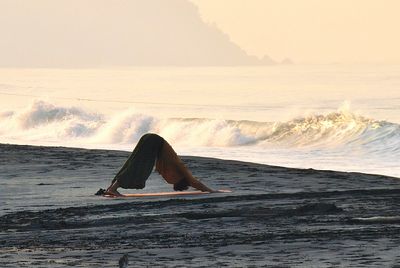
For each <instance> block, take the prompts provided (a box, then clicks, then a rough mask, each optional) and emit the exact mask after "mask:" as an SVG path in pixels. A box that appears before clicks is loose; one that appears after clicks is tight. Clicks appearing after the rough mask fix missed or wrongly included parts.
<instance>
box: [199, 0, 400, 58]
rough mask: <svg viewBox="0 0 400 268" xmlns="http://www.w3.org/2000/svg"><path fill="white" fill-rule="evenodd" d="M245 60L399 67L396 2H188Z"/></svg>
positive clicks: (398, 6)
mask: <svg viewBox="0 0 400 268" xmlns="http://www.w3.org/2000/svg"><path fill="white" fill-rule="evenodd" d="M191 1H192V2H193V3H195V4H196V5H197V6H198V7H199V10H200V13H201V15H202V17H203V19H204V20H205V21H207V22H208V23H215V24H216V25H217V27H218V28H220V29H221V30H222V31H223V32H225V33H226V34H228V35H229V36H230V38H231V40H232V41H233V42H234V43H236V44H238V45H239V46H240V47H241V48H243V49H244V50H245V51H246V52H247V53H249V54H250V55H256V56H258V57H262V56H263V55H264V54H267V55H269V56H270V57H272V58H273V59H276V60H282V59H283V58H286V57H289V58H291V59H293V60H294V61H295V62H307V63H337V62H341V63H360V62H362V63H365V62H379V63H381V62H385V63H400V49H399V48H400V15H399V12H400V1H399V0H191Z"/></svg>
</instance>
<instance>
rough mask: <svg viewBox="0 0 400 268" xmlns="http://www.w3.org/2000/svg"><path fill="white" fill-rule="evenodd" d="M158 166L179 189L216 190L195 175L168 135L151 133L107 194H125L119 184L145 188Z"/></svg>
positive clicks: (141, 143)
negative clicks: (170, 141) (154, 168)
mask: <svg viewBox="0 0 400 268" xmlns="http://www.w3.org/2000/svg"><path fill="white" fill-rule="evenodd" d="M154 165H155V166H156V170H157V172H158V173H160V175H161V176H162V177H163V178H164V179H165V180H166V182H168V183H169V184H173V185H174V190H175V191H183V190H186V189H188V187H189V186H192V187H193V188H196V189H198V190H200V191H203V192H215V191H213V190H212V189H211V188H209V187H207V186H206V185H204V184H203V183H201V182H200V181H199V180H198V179H196V178H195V177H194V176H193V175H192V173H191V172H190V171H189V169H188V168H187V167H186V166H185V164H184V163H183V162H182V160H181V159H180V158H179V156H178V155H177V154H176V152H175V151H174V149H173V148H172V147H171V145H170V144H169V143H168V142H167V141H166V140H164V138H162V137H161V136H159V135H157V134H153V133H148V134H145V135H143V136H142V137H141V138H140V140H139V142H138V144H137V145H136V147H135V149H134V150H133V152H132V154H131V155H130V156H129V158H128V160H127V161H126V162H125V164H124V165H123V166H122V168H121V169H120V170H119V171H118V173H117V174H116V175H115V177H114V179H113V180H112V181H111V185H110V186H109V187H108V188H107V190H105V192H104V193H103V194H105V195H112V196H121V194H120V193H119V192H118V190H117V189H118V188H119V187H121V188H124V189H143V188H144V187H145V185H146V180H147V179H148V178H149V176H150V174H151V172H152V170H153V167H154Z"/></svg>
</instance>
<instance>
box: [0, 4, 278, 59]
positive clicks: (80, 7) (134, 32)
mask: <svg viewBox="0 0 400 268" xmlns="http://www.w3.org/2000/svg"><path fill="white" fill-rule="evenodd" d="M273 63H274V62H273V60H271V59H270V58H269V57H268V56H266V57H264V58H263V59H262V60H260V59H258V58H256V57H255V56H249V55H248V54H247V53H246V52H245V51H244V50H242V49H241V48H240V47H238V46H237V45H236V44H234V43H233V42H232V41H231V40H230V38H229V36H227V35H226V34H224V33H223V32H221V31H220V30H219V29H218V28H217V27H216V26H215V25H209V24H207V23H205V22H204V21H203V20H202V19H201V17H200V14H199V12H198V10H197V7H196V6H195V5H194V4H193V3H191V2H189V1H187V0H168V1H165V0H112V1H111V0H35V1H28V0H1V1H0V66H3V67H95V66H120V65H123V66H125V65H126V66H163V65H176V66H208V65H216V66H230V65H265V64H273Z"/></svg>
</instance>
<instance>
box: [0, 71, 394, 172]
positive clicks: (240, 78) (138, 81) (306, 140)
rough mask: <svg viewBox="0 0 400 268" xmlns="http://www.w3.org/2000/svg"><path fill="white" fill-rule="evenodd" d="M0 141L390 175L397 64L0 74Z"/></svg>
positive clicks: (392, 167)
mask: <svg viewBox="0 0 400 268" xmlns="http://www.w3.org/2000/svg"><path fill="white" fill-rule="evenodd" d="M0 96H1V99H0V143H9V144H29V145H44V146H67V147H79V148H92V149H96V148H97V149H117V150H125V151H131V150H132V149H133V148H134V146H135V143H136V142H137V141H138V139H139V138H140V136H141V135H142V134H144V133H146V132H155V133H158V134H160V135H161V136H163V137H164V138H165V139H166V140H168V141H169V142H170V143H171V144H172V145H173V147H174V148H175V149H176V151H177V152H178V154H181V155H191V156H205V157H216V158H221V159H232V160H241V161H248V162H255V163H262V164H269V165H278V166H284V167H295V168H313V169H323V170H338V171H355V172H364V173H373V174H383V175H389V176H395V177H400V167H399V166H400V165H399V164H400V160H399V159H400V66H399V65H340V64H330V65H276V66H264V67H190V68H189V67H187V68H185V67H158V68H153V67H142V68H139V67H137V68H136V67H129V68H128V67H127V68H121V67H118V68H117V67H116V68H97V69H0Z"/></svg>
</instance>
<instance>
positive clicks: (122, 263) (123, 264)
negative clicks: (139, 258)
mask: <svg viewBox="0 0 400 268" xmlns="http://www.w3.org/2000/svg"><path fill="white" fill-rule="evenodd" d="M118 263H119V268H127V267H128V254H124V256H122V257H121V259H119V262H118Z"/></svg>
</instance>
